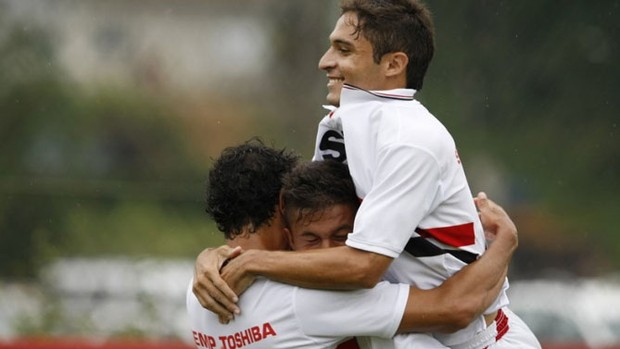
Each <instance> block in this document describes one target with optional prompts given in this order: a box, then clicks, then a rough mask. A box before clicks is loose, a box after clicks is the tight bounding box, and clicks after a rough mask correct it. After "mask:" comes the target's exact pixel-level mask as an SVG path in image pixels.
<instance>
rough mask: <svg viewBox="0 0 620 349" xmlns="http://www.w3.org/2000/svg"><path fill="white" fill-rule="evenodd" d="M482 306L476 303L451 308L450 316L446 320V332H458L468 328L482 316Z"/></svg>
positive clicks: (466, 303) (455, 305) (460, 304)
mask: <svg viewBox="0 0 620 349" xmlns="http://www.w3.org/2000/svg"><path fill="white" fill-rule="evenodd" d="M479 308H480V305H479V304H477V303H476V302H467V301H466V302H459V303H458V304H454V305H453V306H452V307H451V311H450V313H449V315H448V316H447V317H446V318H445V319H446V320H447V321H446V323H445V325H446V328H445V329H444V330H445V331H446V332H449V333H451V332H456V331H458V330H462V329H464V328H465V327H467V326H468V325H469V324H470V323H472V321H474V319H475V318H476V317H478V316H480V309H479Z"/></svg>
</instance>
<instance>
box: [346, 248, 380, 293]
mask: <svg viewBox="0 0 620 349" xmlns="http://www.w3.org/2000/svg"><path fill="white" fill-rule="evenodd" d="M351 250H353V253H356V254H358V256H356V257H357V258H350V259H349V261H350V265H349V268H348V270H349V271H350V273H349V275H350V280H351V286H353V287H355V288H373V287H375V286H376V285H377V284H378V283H379V281H381V279H382V277H383V273H384V271H385V269H386V268H384V267H383V265H382V263H380V262H378V261H377V258H386V257H384V256H379V255H377V254H375V253H372V252H366V251H359V250H355V249H351ZM388 265H389V264H388Z"/></svg>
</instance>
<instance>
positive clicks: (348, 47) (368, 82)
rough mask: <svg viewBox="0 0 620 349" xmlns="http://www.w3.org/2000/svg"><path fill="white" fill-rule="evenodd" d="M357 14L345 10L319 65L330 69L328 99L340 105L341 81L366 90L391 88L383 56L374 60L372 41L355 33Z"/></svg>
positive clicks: (321, 67) (324, 68)
mask: <svg viewBox="0 0 620 349" xmlns="http://www.w3.org/2000/svg"><path fill="white" fill-rule="evenodd" d="M356 25H357V15H356V14H355V13H353V12H345V13H344V14H343V15H342V16H341V17H340V18H339V19H338V22H336V26H335V28H334V30H333V31H332V33H331V34H330V35H329V41H330V46H329V48H328V49H327V51H326V52H325V54H323V57H321V60H320V61H319V68H320V69H322V70H325V71H326V72H327V78H328V80H329V81H328V83H327V102H328V103H329V104H331V105H334V106H339V105H340V91H341V90H342V84H343V83H345V82H346V83H347V84H350V85H353V86H356V87H359V88H363V89H366V90H385V89H388V88H389V86H387V78H386V76H385V71H384V66H385V65H384V62H383V59H382V60H381V62H379V63H375V62H374V60H373V49H372V44H371V43H370V41H368V40H367V39H366V38H365V37H364V36H363V35H361V34H359V33H357V32H356Z"/></svg>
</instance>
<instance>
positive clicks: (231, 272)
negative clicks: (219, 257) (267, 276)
mask: <svg viewBox="0 0 620 349" xmlns="http://www.w3.org/2000/svg"><path fill="white" fill-rule="evenodd" d="M260 253H261V251H259V250H248V251H246V252H244V253H243V254H241V255H240V256H238V257H237V258H235V259H232V260H230V263H228V264H226V265H225V266H224V268H222V271H221V277H222V279H224V281H225V282H226V284H227V285H228V286H229V287H230V288H231V289H232V290H233V292H234V293H235V294H236V295H241V294H242V293H243V292H244V291H245V290H246V289H247V288H248V287H250V285H252V283H254V280H256V275H254V274H253V273H251V272H249V271H248V268H247V266H248V265H251V264H252V259H253V258H254V257H255V256H256V255H258V254H260ZM237 314H238V313H237Z"/></svg>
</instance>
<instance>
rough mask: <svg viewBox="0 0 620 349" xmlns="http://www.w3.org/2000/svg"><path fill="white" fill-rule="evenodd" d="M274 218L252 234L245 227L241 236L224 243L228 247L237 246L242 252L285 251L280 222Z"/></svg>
mask: <svg viewBox="0 0 620 349" xmlns="http://www.w3.org/2000/svg"><path fill="white" fill-rule="evenodd" d="M276 218H277V219H274V220H272V221H271V222H269V223H266V224H263V225H261V227H260V228H258V229H256V231H254V232H250V231H249V229H248V228H247V227H246V228H244V229H243V231H242V232H241V234H239V235H238V236H236V237H235V238H234V239H230V240H227V241H226V242H227V244H228V246H230V247H237V246H239V247H241V248H242V249H244V250H249V249H254V250H268V251H278V250H285V249H287V247H288V244H287V242H286V240H285V238H284V234H283V229H284V227H283V226H282V224H281V221H282V220H281V219H279V217H276Z"/></svg>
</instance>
